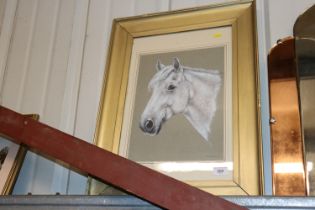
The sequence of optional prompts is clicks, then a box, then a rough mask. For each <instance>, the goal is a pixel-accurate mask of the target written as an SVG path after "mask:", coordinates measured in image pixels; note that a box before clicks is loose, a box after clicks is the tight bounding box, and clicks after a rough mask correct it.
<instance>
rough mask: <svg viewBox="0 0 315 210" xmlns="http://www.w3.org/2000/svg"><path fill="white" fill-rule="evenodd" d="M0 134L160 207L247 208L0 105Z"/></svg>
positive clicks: (201, 209)
mask: <svg viewBox="0 0 315 210" xmlns="http://www.w3.org/2000/svg"><path fill="white" fill-rule="evenodd" d="M0 134H2V135H4V136H6V137H8V138H10V140H11V141H13V142H15V143H17V144H24V145H26V146H28V147H29V148H30V149H32V150H34V151H37V152H39V153H40V154H43V155H46V156H49V157H51V158H53V159H56V160H59V161H63V162H64V163H66V164H68V165H70V166H71V167H74V168H76V169H78V170H80V171H82V172H84V173H88V174H90V175H92V176H95V177H97V178H99V179H100V180H103V181H105V182H107V183H110V184H112V185H114V186H116V187H119V188H122V189H124V190H126V191H127V192H129V193H131V194H133V195H136V196H138V197H141V198H143V199H144V200H147V201H149V202H151V203H153V204H156V205H158V206H160V207H162V208H166V209H179V210H185V209H187V210H198V209H200V210H206V209H213V210H244V209H246V208H245V207H241V206H238V205H236V204H234V203H231V202H228V201H226V200H224V199H222V198H220V197H217V196H214V195H211V194H209V193H206V192H204V191H201V190H199V189H198V188H195V187H192V186H190V185H187V184H185V183H182V182H180V181H177V180H175V179H173V178H170V177H168V176H165V175H163V174H161V173H158V172H156V171H153V170H151V169H148V168H146V167H144V166H142V165H140V164H137V163H135V162H133V161H130V160H128V159H125V158H123V157H120V156H118V155H115V154H113V153H111V152H108V151H106V150H103V149H101V148H98V147H96V146H94V145H92V144H89V143H87V142H85V141H83V140H80V139H78V138H76V137H73V136H71V135H68V134H66V133H63V132H61V131H59V130H57V129H54V128H52V127H50V126H47V125H45V124H42V123H40V122H37V121H35V120H32V119H29V118H27V117H25V116H23V115H21V114H18V113H16V112H14V111H11V110H9V109H7V108H4V107H1V106H0Z"/></svg>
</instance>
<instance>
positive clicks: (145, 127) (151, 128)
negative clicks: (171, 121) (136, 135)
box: [140, 119, 161, 135]
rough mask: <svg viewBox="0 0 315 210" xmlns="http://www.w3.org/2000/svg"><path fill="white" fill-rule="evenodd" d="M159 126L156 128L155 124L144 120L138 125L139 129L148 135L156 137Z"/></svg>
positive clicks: (149, 120)
mask: <svg viewBox="0 0 315 210" xmlns="http://www.w3.org/2000/svg"><path fill="white" fill-rule="evenodd" d="M160 127H161V126H158V128H157V127H156V126H155V123H154V121H153V120H151V119H147V120H145V121H144V122H143V123H140V129H141V130H142V131H143V132H145V133H147V134H150V135H156V134H158V133H159V131H160V129H161V128H160Z"/></svg>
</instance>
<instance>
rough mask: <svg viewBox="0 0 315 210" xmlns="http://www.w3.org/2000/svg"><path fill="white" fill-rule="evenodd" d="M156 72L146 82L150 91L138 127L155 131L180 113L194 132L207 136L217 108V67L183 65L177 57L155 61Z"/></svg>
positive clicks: (146, 131) (219, 78)
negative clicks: (149, 96) (209, 68)
mask: <svg viewBox="0 0 315 210" xmlns="http://www.w3.org/2000/svg"><path fill="white" fill-rule="evenodd" d="M156 69H157V73H156V74H155V75H154V76H153V77H152V79H151V81H150V82H149V85H148V88H149V91H151V92H152V95H151V98H150V99H149V101H148V103H147V105H146V107H145V109H144V111H143V113H142V115H141V119H140V128H141V130H142V131H143V132H145V133H147V134H149V135H157V134H158V133H159V131H160V130H161V127H162V124H163V123H165V122H166V121H167V120H168V119H170V118H171V117H172V116H173V115H176V114H183V115H184V116H185V118H186V119H187V120H188V121H189V122H190V123H191V125H192V126H193V127H194V128H195V129H196V130H197V132H198V133H199V134H200V135H201V136H202V137H203V138H204V139H205V140H208V137H209V134H210V132H211V129H210V125H211V122H212V120H213V117H214V115H215V112H216V110H217V104H216V98H217V95H218V93H219V90H220V87H221V75H220V73H219V72H218V71H216V70H205V69H197V68H191V67H186V66H182V65H181V64H180V61H179V59H178V58H174V61H173V64H172V65H168V66H165V65H163V64H162V63H161V62H160V61H157V64H156Z"/></svg>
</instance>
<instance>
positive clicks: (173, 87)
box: [167, 85, 176, 90]
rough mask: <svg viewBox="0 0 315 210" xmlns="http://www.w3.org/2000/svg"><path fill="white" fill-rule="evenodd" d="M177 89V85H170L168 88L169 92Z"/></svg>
mask: <svg viewBox="0 0 315 210" xmlns="http://www.w3.org/2000/svg"><path fill="white" fill-rule="evenodd" d="M175 88H176V86H175V85H169V86H168V87H167V90H174V89H175Z"/></svg>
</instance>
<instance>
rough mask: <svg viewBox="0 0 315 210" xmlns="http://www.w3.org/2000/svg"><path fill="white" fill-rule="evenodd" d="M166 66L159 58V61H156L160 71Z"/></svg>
mask: <svg viewBox="0 0 315 210" xmlns="http://www.w3.org/2000/svg"><path fill="white" fill-rule="evenodd" d="M164 67H165V66H164V65H163V64H162V63H161V61H160V60H157V63H156V66H155V68H156V70H157V71H160V70H162V69H163V68H164Z"/></svg>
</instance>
